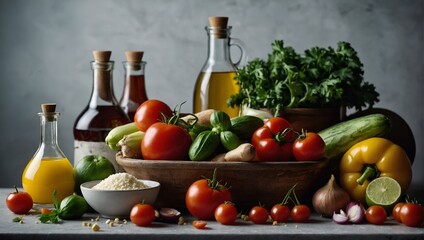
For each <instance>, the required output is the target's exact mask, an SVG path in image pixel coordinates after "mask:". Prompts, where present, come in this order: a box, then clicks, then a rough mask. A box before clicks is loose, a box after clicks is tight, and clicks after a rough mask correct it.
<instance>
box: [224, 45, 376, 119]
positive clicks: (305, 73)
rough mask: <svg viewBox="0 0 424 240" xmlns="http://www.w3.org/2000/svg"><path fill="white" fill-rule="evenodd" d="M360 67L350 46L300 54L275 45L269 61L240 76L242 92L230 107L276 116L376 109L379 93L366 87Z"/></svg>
mask: <svg viewBox="0 0 424 240" xmlns="http://www.w3.org/2000/svg"><path fill="white" fill-rule="evenodd" d="M362 68H363V64H362V63H361V61H360V59H359V57H358V54H357V52H356V51H355V49H353V48H352V46H351V45H350V44H349V43H347V42H339V43H338V45H337V49H333V48H332V47H328V48H320V47H313V48H311V49H308V50H305V52H304V54H303V55H300V54H298V53H296V51H295V50H294V49H293V48H292V47H285V46H284V42H283V40H276V41H275V42H274V43H272V53H271V54H269V55H268V60H267V61H265V60H262V59H259V58H255V59H253V60H252V61H250V62H248V64H247V65H246V66H245V67H244V68H242V69H240V70H239V71H238V72H237V74H236V77H235V78H236V80H237V83H238V84H239V85H240V92H239V93H237V94H234V95H232V96H231V98H229V99H228V101H227V103H228V105H230V106H232V107H234V106H236V105H237V106H243V105H245V106H247V107H251V108H255V109H260V108H267V109H270V110H271V111H272V112H274V113H276V114H278V113H279V112H280V111H281V108H283V107H288V108H295V107H304V108H319V107H337V106H345V107H347V108H353V107H355V108H356V109H357V110H360V109H362V108H363V107H366V106H367V105H368V106H369V107H372V106H373V105H374V104H375V103H377V102H378V101H379V99H378V96H379V94H378V93H377V92H376V90H375V86H374V85H373V84H370V83H368V82H364V79H363V74H364V71H363V70H362Z"/></svg>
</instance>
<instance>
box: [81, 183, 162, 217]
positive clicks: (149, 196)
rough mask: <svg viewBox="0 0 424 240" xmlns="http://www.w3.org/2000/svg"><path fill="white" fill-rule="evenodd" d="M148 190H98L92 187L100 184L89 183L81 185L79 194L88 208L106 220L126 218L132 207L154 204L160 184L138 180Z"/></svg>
mask: <svg viewBox="0 0 424 240" xmlns="http://www.w3.org/2000/svg"><path fill="white" fill-rule="evenodd" d="M139 181H141V182H143V183H144V184H145V185H147V186H148V188H144V189H139V190H99V189H93V187H94V186H95V185H96V184H98V183H99V182H100V180H97V181H90V182H86V183H83V184H81V186H80V187H81V192H82V195H83V197H84V198H85V200H86V201H87V203H88V204H90V206H91V207H92V208H93V209H94V210H96V211H97V212H98V213H100V214H101V215H102V216H103V217H106V218H116V217H128V216H129V215H130V212H131V209H132V207H133V206H134V205H135V204H137V203H141V202H143V201H144V203H148V204H152V205H153V204H154V202H155V201H156V198H157V196H158V194H159V189H160V183H159V182H155V181H150V180H139Z"/></svg>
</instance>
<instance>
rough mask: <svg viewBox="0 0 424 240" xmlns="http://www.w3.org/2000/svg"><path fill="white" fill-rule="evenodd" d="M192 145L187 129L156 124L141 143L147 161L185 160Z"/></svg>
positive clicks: (166, 124)
mask: <svg viewBox="0 0 424 240" xmlns="http://www.w3.org/2000/svg"><path fill="white" fill-rule="evenodd" d="M191 143H192V140H191V137H190V134H189V133H188V131H187V130H186V129H183V128H181V127H179V126H177V125H173V124H168V123H162V122H158V123H154V124H153V125H151V126H150V127H149V129H147V131H146V134H145V135H144V137H143V140H142V141H141V153H142V155H143V158H144V159H145V160H184V159H188V150H189V148H190V145H191Z"/></svg>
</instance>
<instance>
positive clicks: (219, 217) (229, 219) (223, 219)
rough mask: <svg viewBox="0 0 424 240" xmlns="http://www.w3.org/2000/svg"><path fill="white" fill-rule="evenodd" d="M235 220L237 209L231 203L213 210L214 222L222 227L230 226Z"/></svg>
mask: <svg viewBox="0 0 424 240" xmlns="http://www.w3.org/2000/svg"><path fill="white" fill-rule="evenodd" d="M236 219H237V209H236V207H235V206H234V204H233V203H230V202H225V203H222V204H220V205H219V206H218V207H217V208H216V209H215V220H216V221H217V222H219V223H221V224H223V225H232V224H234V223H235V222H236Z"/></svg>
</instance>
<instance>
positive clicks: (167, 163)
mask: <svg viewBox="0 0 424 240" xmlns="http://www.w3.org/2000/svg"><path fill="white" fill-rule="evenodd" d="M116 161H117V162H118V164H119V165H121V166H122V167H131V166H138V167H144V168H163V169H171V168H182V169H184V168H187V169H213V168H226V169H229V168H231V169H233V168H234V169H237V170H243V169H246V170H251V169H254V170H261V169H270V168H275V169H279V170H282V169H295V168H324V167H325V166H327V164H328V163H329V160H328V159H327V158H324V159H323V160H321V161H303V162H297V161H293V162H211V161H190V160H143V159H134V158H125V157H122V154H121V152H118V153H117V154H116Z"/></svg>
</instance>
